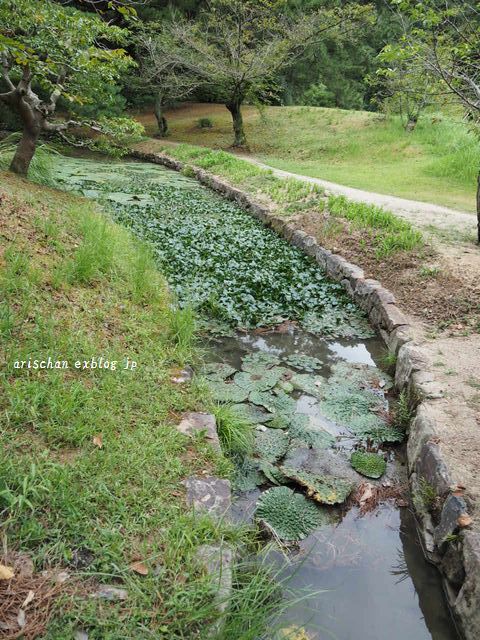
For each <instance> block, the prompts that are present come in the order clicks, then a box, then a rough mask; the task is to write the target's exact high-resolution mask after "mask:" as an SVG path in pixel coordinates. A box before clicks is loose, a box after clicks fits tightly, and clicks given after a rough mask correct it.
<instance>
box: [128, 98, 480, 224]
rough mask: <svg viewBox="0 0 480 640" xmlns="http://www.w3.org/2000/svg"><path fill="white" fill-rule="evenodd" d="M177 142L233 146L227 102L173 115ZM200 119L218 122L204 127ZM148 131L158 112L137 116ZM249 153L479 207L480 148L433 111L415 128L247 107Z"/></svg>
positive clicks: (313, 111)
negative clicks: (476, 197) (408, 128)
mask: <svg viewBox="0 0 480 640" xmlns="http://www.w3.org/2000/svg"><path fill="white" fill-rule="evenodd" d="M167 115H168V118H169V124H170V131H171V140H174V141H178V142H187V143H191V144H197V145H205V146H207V147H212V148H221V149H227V148H229V147H230V145H231V143H232V133H231V121H230V117H229V114H228V112H227V110H226V109H225V108H224V107H223V106H221V105H213V104H198V105H185V106H181V107H180V108H179V109H176V110H172V111H170V112H169V113H168V114H167ZM200 116H204V117H210V118H211V119H212V120H213V123H214V126H213V127H212V128H210V129H202V130H200V129H198V128H197V127H196V121H197V120H198V118H199V117H200ZM138 118H139V120H140V121H141V122H143V123H144V124H145V126H146V130H147V132H148V133H150V134H152V133H153V132H154V130H155V127H154V119H153V116H152V115H151V114H149V113H144V114H139V115H138ZM244 119H245V127H246V131H247V136H248V139H249V145H250V150H251V152H252V153H253V154H254V155H255V156H256V157H258V158H259V159H260V160H262V161H264V162H265V163H267V164H269V165H271V166H273V167H275V168H278V169H283V170H286V171H291V172H294V173H299V174H303V175H307V176H311V177H315V178H323V179H325V180H330V181H332V182H337V183H339V184H345V185H348V186H351V187H357V188H359V189H365V190H367V191H374V192H378V193H386V194H392V195H396V196H401V197H405V198H410V199H414V200H421V201H425V202H433V203H435V204H440V205H445V206H450V207H454V208H458V209H461V210H465V211H472V212H473V211H474V210H475V188H476V175H477V173H478V169H479V166H480V145H479V144H478V139H477V138H476V137H475V135H474V134H473V133H471V132H470V131H469V129H468V127H467V125H466V124H464V123H463V122H460V121H456V120H454V119H453V118H451V117H447V116H442V115H437V114H433V115H431V114H427V115H425V116H424V117H423V118H422V119H421V120H420V122H419V124H418V126H417V128H416V129H415V131H413V132H412V133H407V132H405V130H404V128H403V126H402V123H401V121H400V119H398V118H395V117H389V118H388V119H386V118H384V117H383V116H382V115H380V114H375V113H370V112H366V111H346V110H342V109H329V108H321V107H267V108H265V109H264V110H262V115H260V113H259V112H258V110H257V109H256V108H254V107H248V106H246V107H245V108H244Z"/></svg>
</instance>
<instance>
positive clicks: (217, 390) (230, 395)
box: [207, 378, 248, 403]
mask: <svg viewBox="0 0 480 640" xmlns="http://www.w3.org/2000/svg"><path fill="white" fill-rule="evenodd" d="M207 383H208V388H209V389H210V393H211V394H212V397H213V399H214V400H216V401H217V402H234V403H237V402H243V401H244V400H246V399H247V398H248V391H247V390H246V389H242V388H241V387H239V386H237V385H236V384H234V383H233V382H230V383H227V382H224V381H223V380H218V379H213V380H209V379H208V378H207Z"/></svg>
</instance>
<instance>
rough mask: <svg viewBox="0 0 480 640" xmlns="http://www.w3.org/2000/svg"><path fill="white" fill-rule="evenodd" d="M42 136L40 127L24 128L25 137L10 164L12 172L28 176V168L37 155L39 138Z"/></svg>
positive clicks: (22, 138)
mask: <svg viewBox="0 0 480 640" xmlns="http://www.w3.org/2000/svg"><path fill="white" fill-rule="evenodd" d="M39 136H40V127H28V126H25V127H24V128H23V135H22V137H21V139H20V142H19V143H18V146H17V149H16V151H15V155H14V156H13V160H12V162H11V164H10V171H13V173H18V175H20V176H25V177H26V176H27V174H28V168H29V166H30V163H31V161H32V158H33V156H34V154H35V149H36V146H37V142H38V138H39Z"/></svg>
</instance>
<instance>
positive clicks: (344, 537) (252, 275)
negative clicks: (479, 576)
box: [57, 158, 457, 640]
mask: <svg viewBox="0 0 480 640" xmlns="http://www.w3.org/2000/svg"><path fill="white" fill-rule="evenodd" d="M57 163H58V166H57V179H58V186H59V187H60V188H64V189H69V190H76V191H78V192H81V193H83V194H84V195H85V196H87V197H91V198H95V199H98V200H100V201H102V202H105V203H107V204H108V206H109V207H110V209H111V211H112V215H113V217H114V219H116V220H117V221H118V222H120V223H122V224H124V225H125V226H127V227H129V228H130V229H131V230H132V231H133V232H134V233H135V234H136V235H137V236H139V237H141V238H142V239H145V240H147V241H148V242H149V243H150V244H151V246H152V250H153V252H154V254H155V256H156V258H157V260H158V263H159V266H160V267H161V269H162V271H163V272H164V273H165V275H166V277H167V279H168V281H169V284H170V287H171V288H172V290H173V291H174V292H175V294H176V296H177V297H178V300H179V301H180V303H181V304H190V305H192V306H193V307H194V308H195V309H196V312H197V313H198V314H199V317H200V318H201V324H202V330H203V333H204V348H205V351H206V361H207V364H206V365H205V368H204V370H203V371H202V373H203V375H204V377H205V380H206V384H207V385H208V387H209V390H210V393H211V394H212V395H213V397H214V399H215V400H216V401H218V402H221V403H228V406H229V407H230V410H231V411H234V412H236V413H237V415H239V416H241V418H242V419H243V420H247V421H250V423H251V424H253V425H254V428H255V434H256V436H255V444H254V446H253V448H252V451H251V452H249V453H248V454H246V455H242V456H237V458H236V459H235V467H236V475H235V479H234V484H235V488H236V501H235V505H234V517H235V518H236V519H238V520H240V521H250V520H253V519H254V518H255V517H256V518H257V520H260V522H261V523H262V525H263V527H264V528H265V529H266V531H267V532H268V533H270V534H273V536H274V537H275V538H276V539H277V542H278V546H277V547H271V546H266V551H265V553H266V554H268V556H267V561H268V562H269V563H273V564H275V563H278V564H279V566H281V567H283V568H282V571H283V573H284V574H285V575H288V576H289V579H288V584H289V587H290V588H293V589H298V590H307V591H308V592H309V593H313V594H314V595H312V596H309V597H308V598H306V599H305V600H303V601H302V602H301V603H300V604H296V605H294V606H292V607H290V609H289V610H288V611H287V613H286V621H287V622H288V623H290V624H292V623H295V624H299V625H301V626H303V627H304V628H305V630H306V631H307V632H308V634H309V635H308V637H309V638H312V639H313V638H315V639H317V640H326V639H331V638H332V639H335V640H337V639H338V640H385V639H387V638H388V640H406V639H408V640H428V639H430V638H431V639H433V640H455V639H456V638H457V635H456V631H455V629H454V626H453V624H452V622H451V619H450V616H449V612H448V609H447V606H446V602H445V600H444V597H443V592H442V588H441V583H440V579H439V575H438V573H437V571H436V569H435V568H433V567H431V566H430V565H429V564H427V563H426V561H425V560H424V557H423V555H422V551H421V548H420V546H419V542H418V539H417V535H416V531H415V524H414V519H413V515H412V512H411V509H410V506H409V503H408V500H407V499H406V493H405V485H406V472H405V462H404V447H403V445H402V440H403V439H404V434H403V432H402V429H403V426H402V424H401V420H399V418H398V416H399V415H401V414H402V403H401V401H400V402H399V401H398V399H396V398H395V397H394V395H393V393H392V380H391V378H390V376H389V375H388V372H387V371H385V370H384V368H382V362H384V360H383V359H384V357H385V349H384V347H383V345H382V343H381V341H380V340H379V339H378V338H377V337H376V336H375V335H374V333H373V331H372V330H371V328H370V327H369V325H368V323H367V321H366V319H365V318H364V317H363V315H362V314H361V312H360V311H359V310H357V309H356V308H355V307H354V306H353V305H352V303H351V302H350V301H349V299H348V298H347V297H346V295H345V294H344V293H343V291H342V288H341V287H340V286H339V285H338V284H335V283H332V282H330V281H328V280H327V279H326V278H325V276H324V275H323V273H322V272H321V271H320V270H319V269H318V267H317V266H316V265H315V264H314V263H313V262H311V261H310V259H308V258H307V257H305V256H304V255H303V254H301V252H300V251H298V250H297V249H295V248H293V247H291V246H290V245H288V244H287V243H286V242H285V241H283V240H282V239H280V238H278V237H277V236H276V235H275V234H274V233H273V232H271V231H270V230H268V229H265V228H264V227H263V226H262V225H261V224H260V223H259V222H257V221H256V220H253V219H252V218H251V217H250V216H249V215H248V214H247V213H246V212H244V211H242V210H241V209H240V208H239V207H238V206H236V205H234V204H232V203H230V202H226V201H225V200H223V199H221V198H220V197H219V196H217V195H215V194H213V193H212V192H210V191H208V190H207V189H205V188H203V187H200V186H199V185H198V184H197V183H196V182H195V181H193V180H192V179H190V178H188V177H186V176H183V175H180V174H178V173H175V172H172V171H169V170H167V169H165V168H163V167H159V166H156V165H150V164H147V163H137V162H111V161H108V162H107V161H98V160H92V159H86V158H74V159H73V158H61V160H60V159H58V160H57ZM352 454H353V455H352ZM378 476H380V477H378ZM305 493H308V494H310V497H309V498H306V497H304V495H305ZM348 496H350V497H348ZM312 498H316V499H317V501H315V500H312ZM297 503H298V504H297ZM259 505H260V506H259ZM295 509H297V511H295ZM312 509H313V511H312ZM295 514H297V515H298V517H297V519H295ZM292 518H293V519H292ZM286 560H287V561H286Z"/></svg>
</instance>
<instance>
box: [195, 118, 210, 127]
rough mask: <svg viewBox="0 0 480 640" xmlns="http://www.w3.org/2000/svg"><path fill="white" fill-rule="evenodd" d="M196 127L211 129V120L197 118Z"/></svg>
mask: <svg viewBox="0 0 480 640" xmlns="http://www.w3.org/2000/svg"><path fill="white" fill-rule="evenodd" d="M197 127H198V128H199V129H211V128H212V127H213V120H212V119H211V118H199V119H198V122H197Z"/></svg>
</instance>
